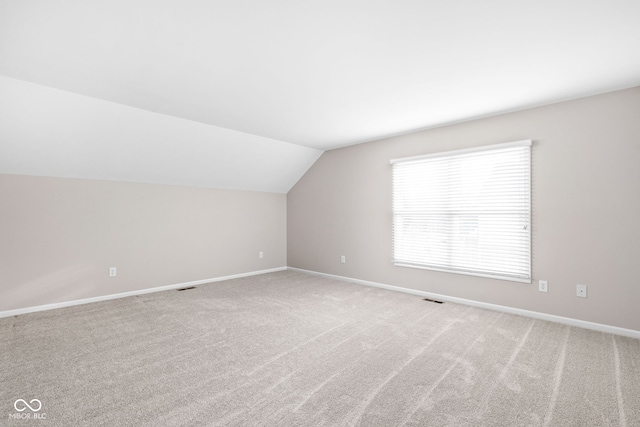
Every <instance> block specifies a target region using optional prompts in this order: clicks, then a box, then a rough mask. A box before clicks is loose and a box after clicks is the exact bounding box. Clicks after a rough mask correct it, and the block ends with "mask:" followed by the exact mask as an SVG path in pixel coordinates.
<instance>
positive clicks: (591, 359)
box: [0, 271, 640, 427]
mask: <svg viewBox="0 0 640 427" xmlns="http://www.w3.org/2000/svg"><path fill="white" fill-rule="evenodd" d="M0 348H1V352H0V425H9V426H13V425H17V426H25V425H38V426H119V427H120V426H199V425H211V426H323V425H326V426H354V425H361V426H384V427H389V426H401V425H406V426H456V427H460V426H510V427H511V426H563V427H565V426H581V427H583V426H629V427H632V426H640V341H639V340H635V339H631V338H625V337H619V336H613V335H608V334H604V333H600V332H594V331H589V330H584V329H579V328H574V327H569V326H565V325H560V324H555V323H550V322H545V321H540V320H534V319H529V318H525V317H519V316H514V315H509V314H504V313H498V312H493V311H488V310H483V309H478V308H473V307H468V306H464V305H458V304H452V303H444V304H435V303H430V302H426V301H423V300H422V299H421V298H420V297H417V296H413V295H408V294H403V293H398V292H392V291H387V290H383V289H378V288H371V287H366V286H361V285H356V284H351V283H345V282H340V281H336V280H330V279H326V278H322V277H317V276H311V275H306V274H303V273H298V272H292V271H283V272H278V273H270V274H265V275H262V276H253V277H248V278H244V279H236V280H230V281H226V282H218V283H213V284H208V285H202V286H200V287H197V288H195V289H192V290H186V291H167V292H158V293H154V294H146V295H142V296H137V297H130V298H124V299H119V300H112V301H106V302H101V303H94V304H87V305H82V306H76V307H69V308H64V309H59V310H52V311H48V312H40V313H32V314H26V315H22V316H17V317H11V318H4V319H0ZM18 399H23V400H24V402H22V401H20V402H16V401H17V400H18ZM33 399H38V401H39V403H41V409H40V410H39V411H37V412H34V411H32V410H30V409H29V408H26V407H25V405H24V403H25V402H26V403H29V404H30V406H32V407H35V406H36V405H37V404H38V402H37V401H35V402H32V400H33ZM30 402H32V403H30ZM14 405H15V406H14ZM18 409H23V411H19V410H18ZM34 409H36V408H34ZM20 414H25V415H21V416H22V417H26V415H28V416H29V418H19V417H18V416H20ZM35 416H39V417H40V418H39V419H34V417H35ZM41 418H44V419H41Z"/></svg>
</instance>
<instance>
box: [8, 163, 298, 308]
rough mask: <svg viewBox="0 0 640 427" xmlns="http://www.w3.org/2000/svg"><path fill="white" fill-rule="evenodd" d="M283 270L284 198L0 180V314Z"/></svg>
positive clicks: (12, 177) (36, 179) (109, 184)
mask: <svg viewBox="0 0 640 427" xmlns="http://www.w3.org/2000/svg"><path fill="white" fill-rule="evenodd" d="M259 251H263V252H264V258H263V259H259V258H258V252H259ZM285 265H286V195H284V194H276V193H262V192H250V191H232V190H211V189H199V188H191V187H178V186H166V185H148V184H129V183H116V182H106V181H91V180H80V179H64V178H42V177H32V176H18V175H0V311H3V310H11V309H18V308H25V307H32V306H37V305H43V304H51V303H58V302H65V301H73V300H78V299H83V298H90V297H96V296H102V295H109V294H116V293H121V292H127V291H135V290H140V289H147V288H153V287H158V286H164V285H172V284H179V283H184V282H188V281H194V280H202V279H208V278H215V277H220V276H226V275H232V274H239V273H246V272H251V271H258V270H264V269H270V268H276V267H284V266H285ZM109 267H117V269H118V275H117V276H116V277H113V278H110V277H108V269H109Z"/></svg>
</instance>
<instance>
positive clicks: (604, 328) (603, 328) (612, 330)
mask: <svg viewBox="0 0 640 427" xmlns="http://www.w3.org/2000/svg"><path fill="white" fill-rule="evenodd" d="M287 270H292V271H298V272H301V273H307V274H313V275H316V276H322V277H327V278H331V279H337V280H343V281H345V282H351V283H357V284H359V285H365V286H374V287H376V288H383V289H389V290H391V291H398V292H404V293H408V294H413V295H419V296H422V297H426V298H430V299H435V300H440V301H448V302H454V303H458V304H464V305H471V306H474V307H479V308H486V309H488V310H494V311H500V312H504V313H510V314H517V315H519V316H525V317H531V318H534V319H540V320H548V321H550V322H556V323H562V324H565V325H569V326H577V327H579V328H585V329H591V330H594V331H599V332H606V333H609V334H615V335H622V336H625V337H631V338H636V339H640V331H636V330H634V329H625V328H619V327H617V326H609V325H603V324H601V323H593V322H587V321H585V320H578V319H572V318H570V317H562V316H556V315H553V314H546V313H540V312H538V311H529V310H523V309H520V308H513V307H508V306H504V305H497V304H489V303H486V302H481V301H474V300H469V299H464V298H457V297H450V296H447V295H440V294H434V293H431V292H424V291H418V290H415V289H409V288H403V287H400V286H393V285H386V284H384V283H376V282H369V281H367V280H360V279H353V278H351V277H344V276H336V275H334V274H327V273H320V272H317V271H311V270H304V269H302V268H295V267H287Z"/></svg>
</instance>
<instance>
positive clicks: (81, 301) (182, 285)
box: [0, 267, 287, 318]
mask: <svg viewBox="0 0 640 427" xmlns="http://www.w3.org/2000/svg"><path fill="white" fill-rule="evenodd" d="M286 269H287V267H277V268H271V269H268V270H259V271H250V272H248V273H240V274H232V275H230V276H222V277H214V278H212V279H203V280H194V281H192V282H184V283H176V284H175V285H166V286H158V287H157V288H147V289H140V290H137V291H130V292H122V293H119V294H110V295H103V296H99V297H93V298H84V299H79V300H74V301H64V302H58V303H55V304H46V305H38V306H35V307H26V308H18V309H15V310H5V311H0V318H1V317H11V316H17V315H19V314H26V313H33V312H36V311H45V310H54V309H56V308H63V307H71V306H73V305H80V304H88V303H91V302H99V301H107V300H111V299H117V298H124V297H130V296H134V295H142V294H149V293H152V292H161V291H169V290H171V289H180V288H188V287H190V286H198V285H203V284H205V283H212V282H221V281H223V280H231V279H239V278H241V277H248V276H256V275H258V274H265V273H273V272H275V271H283V270H286Z"/></svg>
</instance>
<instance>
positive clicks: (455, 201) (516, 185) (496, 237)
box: [391, 140, 531, 283]
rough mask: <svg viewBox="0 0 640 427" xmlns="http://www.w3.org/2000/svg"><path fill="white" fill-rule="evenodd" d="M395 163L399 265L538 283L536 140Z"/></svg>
mask: <svg viewBox="0 0 640 427" xmlns="http://www.w3.org/2000/svg"><path fill="white" fill-rule="evenodd" d="M391 163H392V165H393V252H394V255H393V256H394V263H395V265H399V266H405V267H416V268H426V269H433V270H440V271H447V272H454V273H461V274H471V275H477V276H486V277H494V278H499V279H506V280H514V281H520V282H527V283H530V282H531V184H530V181H531V141H529V140H526V141H516V142H511V143H507V144H497V145H492V146H487V147H482V148H478V149H470V150H458V151H450V152H447V153H438V154H433V155H426V156H419V157H410V158H404V159H396V160H391Z"/></svg>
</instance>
